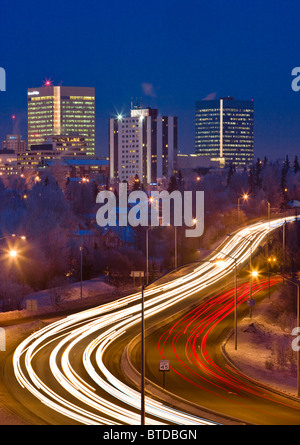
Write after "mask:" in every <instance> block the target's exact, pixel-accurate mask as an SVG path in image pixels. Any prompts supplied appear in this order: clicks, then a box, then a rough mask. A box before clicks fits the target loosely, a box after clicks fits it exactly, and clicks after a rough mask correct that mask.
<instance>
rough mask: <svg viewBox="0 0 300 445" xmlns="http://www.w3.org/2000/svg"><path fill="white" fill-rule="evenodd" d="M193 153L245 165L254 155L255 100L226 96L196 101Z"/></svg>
mask: <svg viewBox="0 0 300 445" xmlns="http://www.w3.org/2000/svg"><path fill="white" fill-rule="evenodd" d="M195 153H196V154H199V155H203V156H208V157H209V158H210V159H213V160H215V159H219V160H220V163H223V164H224V163H225V164H226V165H229V164H233V165H235V166H246V165H249V164H251V163H252V162H253V157H254V102H253V100H235V99H234V98H232V97H225V98H221V99H219V100H202V101H199V102H196V110H195Z"/></svg>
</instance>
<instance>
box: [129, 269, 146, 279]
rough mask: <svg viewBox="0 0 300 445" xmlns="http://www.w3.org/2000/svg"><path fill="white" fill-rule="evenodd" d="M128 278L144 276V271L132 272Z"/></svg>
mask: <svg viewBox="0 0 300 445" xmlns="http://www.w3.org/2000/svg"><path fill="white" fill-rule="evenodd" d="M130 276H131V277H134V278H135V277H143V276H144V271H143V270H132V271H131V272H130Z"/></svg>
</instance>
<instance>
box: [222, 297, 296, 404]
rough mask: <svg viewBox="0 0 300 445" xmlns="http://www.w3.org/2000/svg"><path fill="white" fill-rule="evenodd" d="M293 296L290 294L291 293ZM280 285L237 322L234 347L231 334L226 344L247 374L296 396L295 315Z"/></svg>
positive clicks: (232, 357)
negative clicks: (279, 287)
mask: <svg viewBox="0 0 300 445" xmlns="http://www.w3.org/2000/svg"><path fill="white" fill-rule="evenodd" d="M291 296H292V298H293V294H291ZM286 297H287V294H286V293H282V288H281V289H279V290H278V291H276V292H274V293H273V294H271V298H270V299H269V298H268V297H266V298H265V299H264V301H263V302H262V303H260V304H259V305H257V306H255V307H254V309H253V314H252V318H250V317H249V316H248V317H245V318H244V319H243V320H242V321H241V322H240V323H239V324H238V333H237V350H235V349H234V337H233V335H232V336H231V337H230V339H229V340H228V341H227V343H226V345H225V352H226V353H227V355H228V357H229V358H230V360H231V361H232V362H233V363H234V364H235V365H236V366H237V367H238V368H239V370H240V371H242V372H243V373H244V374H246V375H248V376H249V377H251V378H253V379H255V380H257V381H259V382H261V383H263V384H266V385H268V386H271V387H273V388H275V389H277V390H279V391H281V392H284V393H287V394H289V395H292V396H296V395H297V376H296V352H294V351H293V349H292V341H293V340H294V338H295V337H294V336H292V335H291V332H292V329H293V328H294V327H295V326H296V316H294V314H293V311H291V306H292V305H291V298H290V297H289V299H288V298H286Z"/></svg>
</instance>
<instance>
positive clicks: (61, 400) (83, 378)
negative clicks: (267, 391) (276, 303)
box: [7, 217, 296, 425]
mask: <svg viewBox="0 0 300 445" xmlns="http://www.w3.org/2000/svg"><path fill="white" fill-rule="evenodd" d="M293 219H294V218H293V217H289V218H284V219H280V218H279V219H277V220H273V221H271V223H270V230H275V229H276V228H277V227H279V226H281V225H282V224H283V223H284V222H285V221H287V222H290V221H292V220H293ZM268 230H269V223H268V222H265V221H263V222H260V223H256V224H253V225H252V226H249V227H247V228H244V229H242V230H240V231H239V232H237V233H235V234H233V235H232V236H231V237H228V238H227V239H226V241H224V242H223V243H222V244H221V245H220V247H219V248H218V250H219V252H213V253H212V254H211V255H210V256H209V258H208V259H207V260H208V261H207V262H205V263H199V264H197V265H194V266H193V267H192V270H191V269H189V271H188V272H187V273H186V274H185V275H184V276H181V277H179V278H175V279H173V280H172V281H169V282H166V283H163V284H157V285H153V286H151V287H149V288H148V289H147V290H146V291H145V319H146V321H147V323H149V324H150V323H152V324H153V323H154V322H155V321H156V320H162V319H165V320H166V330H165V331H164V333H163V334H161V333H160V334H159V335H160V337H159V338H158V339H156V337H155V336H154V338H153V341H152V342H151V348H152V347H153V348H156V354H157V350H158V348H159V351H160V356H161V357H163V356H164V354H165V353H166V351H167V349H168V348H169V346H168V343H169V341H170V338H171V337H169V336H168V334H167V332H168V330H167V327H168V328H169V326H167V325H168V324H169V322H168V318H169V317H170V316H171V315H172V314H176V313H177V312H178V311H179V310H180V311H182V310H183V308H184V307H186V311H187V312H188V308H189V307H190V306H191V305H194V306H195V303H196V302H198V303H199V300H203V304H207V303H204V302H205V300H206V297H207V295H208V294H209V293H210V292H211V290H212V289H214V288H215V286H221V283H224V280H227V279H228V278H229V277H230V276H232V272H233V271H234V269H235V261H236V264H237V266H240V265H243V264H244V263H245V262H246V261H247V260H248V259H249V255H250V249H252V252H254V251H255V249H256V248H257V247H258V246H259V244H260V243H261V242H262V241H263V240H264V239H265V237H266V235H267V233H268ZM249 240H251V246H250V242H249ZM220 259H223V264H222V266H218V264H217V263H216V261H217V260H220ZM273 284H275V282H274V283H273ZM246 294H247V292H246ZM246 294H244V298H246ZM218 298H221V297H220V296H219V297H218ZM227 298H230V301H231V303H230V304H232V303H233V297H232V295H230V296H229V297H228V295H227ZM227 304H229V303H228V302H227V300H226V299H225V300H224V302H221V300H218V305H219V306H220V307H221V308H223V309H222V310H224V311H225V313H224V314H223V315H224V318H225V316H226V315H225V314H226V310H227V309H226V308H227ZM230 311H232V307H230V309H228V311H227V312H228V313H229V312H230ZM221 317H222V316H221ZM231 322H232V321H231ZM140 323H141V294H140V293H136V294H134V295H130V296H128V297H125V298H122V299H120V300H117V301H115V302H111V303H107V304H104V305H101V306H99V307H95V308H93V309H89V310H86V311H82V312H79V313H77V314H73V315H70V316H68V317H66V318H64V319H62V320H58V321H56V322H54V323H51V324H50V325H49V326H47V327H45V328H42V329H40V330H39V331H38V332H35V333H34V334H32V335H31V336H29V337H28V338H26V339H25V340H24V341H23V342H22V343H21V344H20V345H19V346H18V347H17V348H16V350H15V352H14V355H13V360H12V366H13V372H12V373H7V374H8V377H7V379H8V382H7V386H8V387H9V388H10V389H11V391H12V392H13V393H14V396H15V398H16V399H17V400H18V401H19V403H21V404H22V405H24V406H26V408H27V409H28V410H30V411H31V412H32V413H34V415H35V416H36V417H37V418H39V419H40V422H41V423H48V424H88V425H94V424H95V425H137V424H139V423H140V392H139V391H138V390H136V389H134V387H133V386H132V385H130V384H128V382H127V381H126V378H124V376H123V375H122V371H121V366H120V359H121V356H122V352H123V350H124V348H125V347H126V345H128V343H130V341H131V340H132V339H133V338H135V337H136V336H137V335H138V333H139V330H140ZM210 323H211V324H212V326H213V325H214V322H213V319H210ZM219 326H221V324H219ZM208 330H209V328H208ZM193 332H194V331H193ZM195 332H196V331H195ZM164 336H165V337H164ZM166 338H167V340H166ZM196 338H197V337H193V336H191V337H190V338H189V342H188V343H187V344H185V345H184V347H183V348H184V350H185V351H186V354H185V359H184V360H185V361H186V360H187V361H191V362H193V364H194V365H196V367H197V366H198V365H199V363H198V361H199V356H198V351H197V349H196V347H195V339H196ZM173 341H174V340H172V341H171V343H173ZM176 344H178V345H179V344H180V341H177V340H176ZM204 344H205V343H204ZM201 348H202V349H201V352H202V353H203V354H204V356H205V358H206V360H209V357H208V356H206V350H205V348H204V349H203V346H201ZM177 352H178V350H177V349H176V348H175V349H173V353H174V354H175V356H176V354H177ZM151 355H152V354H151V351H150V350H147V356H148V357H149V356H151ZM179 356H180V355H179V354H178V357H179ZM178 363H179V365H180V366H181V363H180V360H179V361H178ZM211 366H212V367H214V366H215V365H214V364H213V362H212V363H211ZM179 369H180V368H178V366H177V364H176V366H175V367H174V371H175V372H174V373H173V375H176V374H177V377H178V380H176V382H177V383H176V385H177V387H182V388H186V387H187V381H186V378H185V376H184V375H183V374H182V372H181V370H179ZM198 369H199V368H198ZM223 371H224V369H222V370H221V369H218V372H220V373H221V374H222V373H223ZM185 372H187V373H190V371H189V370H187V369H185ZM207 372H209V373H210V378H213V379H215V378H216V376H215V375H212V374H211V372H212V369H210V370H207ZM232 372H233V371H232ZM192 373H194V371H192ZM180 374H182V375H180ZM198 378H199V376H198V377H197V376H196V375H195V374H194V375H193V376H192V378H191V375H190V376H189V379H190V380H192V381H193V382H194V383H196V384H199V382H198V380H197V379H198ZM218 378H219V377H218ZM236 378H237V376H236V375H235V377H234V379H236ZM222 379H224V381H223V383H222V384H224V385H227V386H228V387H230V388H231V389H232V387H233V386H234V387H235V384H233V383H232V380H234V379H233V377H232V375H230V376H229V375H226V373H224V375H222ZM188 383H189V385H191V382H188ZM238 385H242V384H241V383H240V381H239V383H238ZM246 386H247V384H245V385H244V386H243V388H242V390H243V393H244V394H245V396H244V397H247V398H249V397H250V398H251V397H253V394H252V393H251V391H252V389H251V390H250V391H246V390H245V388H246ZM234 390H235V391H237V388H236V387H235V389H234ZM185 397H186V394H185ZM255 397H257V398H260V400H261V399H263V397H261V395H260V394H258V395H257V394H256V395H255ZM214 400H217V401H218V400H219V399H218V398H216V397H215V399H214ZM196 403H198V402H197V401H196ZM270 403H271V402H270ZM295 411H296V409H295ZM215 423H216V422H214V421H211V420H208V419H206V418H205V417H200V416H196V415H193V414H190V413H188V412H185V411H182V410H179V409H176V408H172V407H171V406H169V405H168V404H164V402H162V401H158V400H155V399H154V398H152V397H149V396H147V397H146V424H149V425H165V424H172V425H174V424H175V425H176V424H177V425H213V424H215Z"/></svg>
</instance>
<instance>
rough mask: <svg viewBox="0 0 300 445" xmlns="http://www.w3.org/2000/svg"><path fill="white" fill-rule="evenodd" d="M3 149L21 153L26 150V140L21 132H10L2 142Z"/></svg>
mask: <svg viewBox="0 0 300 445" xmlns="http://www.w3.org/2000/svg"><path fill="white" fill-rule="evenodd" d="M2 150H3V151H13V152H14V153H20V152H22V151H25V150H26V141H24V139H22V136H21V135H20V134H8V135H7V136H6V139H5V141H3V142H2Z"/></svg>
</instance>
